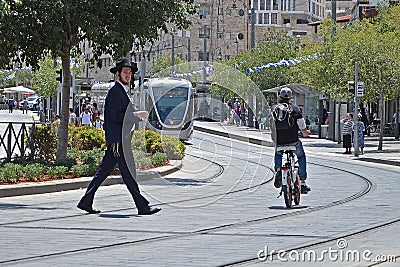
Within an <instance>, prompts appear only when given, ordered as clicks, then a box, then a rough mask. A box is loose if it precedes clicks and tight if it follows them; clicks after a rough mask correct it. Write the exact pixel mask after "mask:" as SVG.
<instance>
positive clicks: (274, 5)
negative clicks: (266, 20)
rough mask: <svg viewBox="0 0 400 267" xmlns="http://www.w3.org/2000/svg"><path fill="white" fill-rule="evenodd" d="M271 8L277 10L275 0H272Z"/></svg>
mask: <svg viewBox="0 0 400 267" xmlns="http://www.w3.org/2000/svg"><path fill="white" fill-rule="evenodd" d="M272 9H273V10H278V3H277V0H273V1H272Z"/></svg>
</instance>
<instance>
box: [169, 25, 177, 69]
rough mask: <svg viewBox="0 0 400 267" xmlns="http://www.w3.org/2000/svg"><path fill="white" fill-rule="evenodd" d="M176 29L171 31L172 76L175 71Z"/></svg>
mask: <svg viewBox="0 0 400 267" xmlns="http://www.w3.org/2000/svg"><path fill="white" fill-rule="evenodd" d="M175 32H176V31H175V28H172V30H171V33H170V34H171V76H173V73H174V71H175Z"/></svg>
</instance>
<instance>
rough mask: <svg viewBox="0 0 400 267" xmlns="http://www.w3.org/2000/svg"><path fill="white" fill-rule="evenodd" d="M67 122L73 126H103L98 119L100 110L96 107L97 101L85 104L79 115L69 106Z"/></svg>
mask: <svg viewBox="0 0 400 267" xmlns="http://www.w3.org/2000/svg"><path fill="white" fill-rule="evenodd" d="M68 122H69V123H70V124H71V125H75V126H90V127H92V126H93V127H95V128H100V129H102V128H103V121H102V120H101V119H100V111H99V109H98V108H97V103H93V104H92V105H85V106H84V108H83V112H82V113H81V115H80V116H79V117H77V116H76V114H75V112H74V110H73V108H70V109H69V119H68Z"/></svg>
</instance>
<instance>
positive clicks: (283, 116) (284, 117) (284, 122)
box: [272, 103, 296, 130]
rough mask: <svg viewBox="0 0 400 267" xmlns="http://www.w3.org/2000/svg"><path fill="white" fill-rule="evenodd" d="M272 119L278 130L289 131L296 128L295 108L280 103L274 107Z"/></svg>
mask: <svg viewBox="0 0 400 267" xmlns="http://www.w3.org/2000/svg"><path fill="white" fill-rule="evenodd" d="M272 117H273V119H274V122H275V128H276V130H287V129H290V128H292V127H294V126H295V123H296V120H295V118H294V114H293V107H292V106H291V105H290V104H287V103H278V104H276V105H274V106H273V107H272Z"/></svg>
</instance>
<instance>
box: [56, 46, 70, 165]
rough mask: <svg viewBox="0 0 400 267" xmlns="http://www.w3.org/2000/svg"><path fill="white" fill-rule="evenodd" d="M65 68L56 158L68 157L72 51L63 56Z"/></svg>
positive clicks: (63, 67)
mask: <svg viewBox="0 0 400 267" xmlns="http://www.w3.org/2000/svg"><path fill="white" fill-rule="evenodd" d="M61 61H62V69H63V85H62V96H61V110H60V114H59V115H60V126H59V128H58V144H57V155H56V160H61V159H65V158H66V157H67V148H68V117H69V94H70V85H71V69H70V53H69V52H67V53H65V54H64V55H62V56H61Z"/></svg>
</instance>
